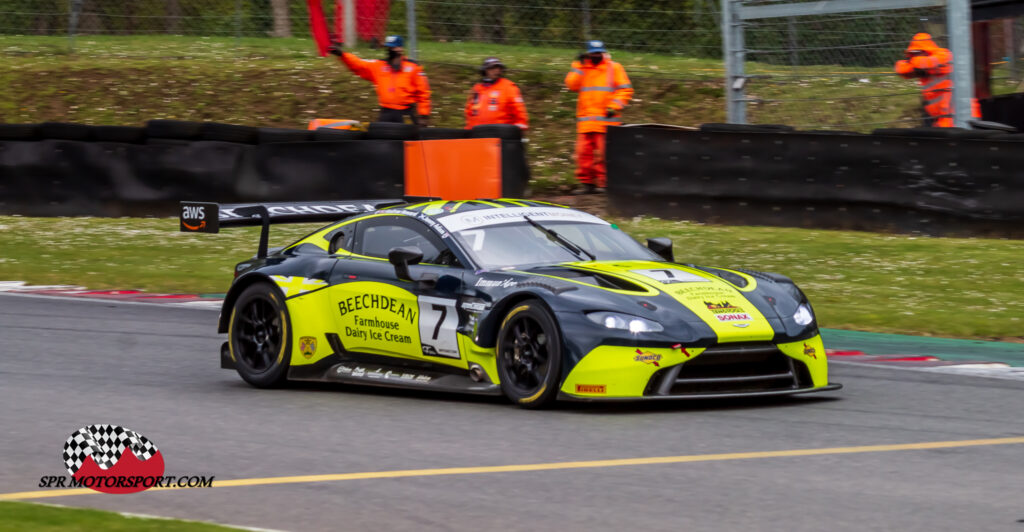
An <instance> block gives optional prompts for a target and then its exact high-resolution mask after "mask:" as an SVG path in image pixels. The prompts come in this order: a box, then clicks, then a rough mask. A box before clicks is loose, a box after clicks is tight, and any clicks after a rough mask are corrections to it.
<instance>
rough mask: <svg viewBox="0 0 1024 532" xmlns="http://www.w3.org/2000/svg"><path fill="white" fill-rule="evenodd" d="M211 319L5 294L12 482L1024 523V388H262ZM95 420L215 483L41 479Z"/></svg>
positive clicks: (345, 503)
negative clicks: (561, 396) (533, 401)
mask: <svg viewBox="0 0 1024 532" xmlns="http://www.w3.org/2000/svg"><path fill="white" fill-rule="evenodd" d="M215 318H216V312H212V311H209V310H200V309H186V308H177V307H170V306H158V305H146V304H126V303H118V302H96V301H87V300H74V299H53V298H39V297H25V296H18V295H0V352H2V356H0V402H2V405H3V407H2V408H0V422H2V426H3V436H2V438H0V457H2V464H3V465H2V468H0V493H5V494H9V493H15V492H18V493H21V492H28V493H22V494H21V495H18V496H17V498H21V499H25V500H39V501H40V502H49V503H57V504H65V505H71V506H89V507H96V508H104V509H111V510H118V511H125V512H137V513H147V514H157V515H165V516H173V517H182V518H191V519H202V520H211V521H217V522H222V523H231V524H237V525H245V526H251V527H263V528H271V529H286V530H328V529H331V530H368V529H376V530H389V531H390V530H467V529H475V530H529V531H534V530H554V529H563V530H632V529H636V530H690V531H692V530H716V531H719V530H814V531H818V530H826V529H828V530H901V531H909V530H922V531H924V530H927V531H936V530H957V531H960V530H965V529H974V530H1012V531H1018V532H1020V531H1024V504H1022V501H1024V499H1022V493H1024V475H1022V474H1021V471H1024V437H1022V436H1024V418H1022V416H1021V407H1022V406H1024V399H1022V398H1024V382H1020V381H1012V380H998V379H988V378H982V377H972V376H960V375H941V374H934V373H926V372H915V371H899V370H894V369H887V368H871V367H861V366H851V365H840V364H835V365H833V367H832V375H833V380H835V381H839V382H842V383H843V384H845V385H846V388H845V389H843V390H842V391H840V392H838V393H832V394H830V395H827V396H826V395H819V396H805V397H799V398H793V399H785V400H773V401H770V402H765V401H763V400H761V401H728V402H721V401H719V402H701V403H685V402H682V403H658V404H629V405H615V406H608V405H579V404H573V405H565V406H562V407H560V408H558V409H555V410H552V411H544V412H530V411H523V410H519V409H517V408H515V407H512V406H510V405H508V404H505V403H504V402H502V401H500V400H495V399H488V398H473V397H470V398H464V397H459V396H448V395H435V394H426V393H410V392H403V391H394V390H383V389H373V388H344V387H318V386H303V387H299V388H292V389H286V390H275V391H265V390H256V389H253V388H250V387H248V386H247V385H245V384H244V383H243V382H242V381H241V380H240V379H239V378H238V377H237V376H236V375H235V374H234V372H231V371H226V370H220V369H218V367H217V352H218V351H217V350H218V347H219V345H220V343H221V342H222V341H223V338H222V337H220V336H218V335H217V334H216V332H215V328H214V320H215ZM96 423H114V424H121V425H125V426H128V427H130V428H132V429H134V430H137V431H139V432H141V433H143V434H145V435H146V436H147V437H149V438H150V439H151V440H153V442H155V443H156V444H157V445H158V446H159V447H160V449H161V451H162V452H163V454H164V456H165V460H166V462H167V474H176V475H188V474H201V475H215V476H216V479H217V481H216V482H215V486H216V485H217V484H218V483H220V484H221V486H220V487H214V488H207V489H192V490H164V491H153V490H150V491H148V492H144V493H139V494H134V495H120V496H114V495H102V494H91V495H68V494H65V493H63V492H56V491H53V490H49V491H47V490H38V488H37V483H38V482H39V478H40V477H41V476H43V475H61V474H64V471H63V462H62V460H61V448H62V446H63V443H64V440H65V439H66V438H67V437H68V435H69V434H70V433H71V432H73V431H75V430H76V429H78V428H80V427H82V426H85V425H89V424H96ZM978 440H981V441H978ZM934 442H948V443H934ZM451 468H464V469H451ZM410 470H415V471H410ZM424 470H425V471H424ZM395 471H397V472H398V473H394V472H395ZM359 473H362V474H359ZM323 475H329V476H323ZM276 477H293V478H285V479H281V478H276ZM296 477H297V478H296ZM236 479H237V481H234V482H232V480H236ZM253 479H268V480H253ZM41 494H46V495H60V496H57V497H48V498H38V497H39V496H40V495H41ZM9 497H10V496H5V495H0V499H2V498H9Z"/></svg>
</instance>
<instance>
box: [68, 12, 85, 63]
mask: <svg viewBox="0 0 1024 532" xmlns="http://www.w3.org/2000/svg"><path fill="white" fill-rule="evenodd" d="M70 4H71V5H70V8H71V12H70V13H69V14H68V50H69V51H70V52H71V53H74V52H75V33H78V16H79V15H80V14H81V12H82V0H71V2H70Z"/></svg>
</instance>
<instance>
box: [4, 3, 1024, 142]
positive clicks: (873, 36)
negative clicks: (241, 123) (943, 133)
mask: <svg viewBox="0 0 1024 532" xmlns="http://www.w3.org/2000/svg"><path fill="white" fill-rule="evenodd" d="M321 4H322V6H323V7H324V11H325V12H326V13H327V15H328V19H329V20H330V22H331V27H330V31H331V32H332V33H333V34H335V37H336V38H338V39H344V40H346V42H352V40H353V38H354V39H355V40H356V41H357V44H359V45H360V46H365V45H367V44H373V43H375V42H379V41H380V40H381V39H382V38H383V37H384V36H385V35H387V34H393V33H398V34H404V35H406V36H407V38H408V39H409V41H410V42H409V45H408V46H407V48H408V49H409V51H410V53H411V55H413V56H414V57H415V56H418V58H419V59H422V60H425V61H427V62H435V63H449V64H462V65H467V66H476V65H477V64H479V61H480V60H481V59H482V58H483V57H485V56H488V55H504V54H509V55H510V56H512V57H513V58H514V59H515V61H516V64H515V65H512V66H513V68H514V69H517V70H534V71H552V72H554V71H557V72H564V71H565V69H566V67H567V62H568V61H569V60H571V59H572V57H573V56H574V55H575V54H576V53H578V52H579V51H581V48H582V43H583V42H584V40H586V39H590V38H597V39H601V40H603V41H604V42H605V43H606V44H607V46H608V47H609V48H610V49H611V50H612V51H613V54H619V55H617V56H616V58H617V59H619V60H620V61H623V62H627V63H628V65H629V67H630V76H631V77H634V78H644V77H663V78H673V79H682V80H686V79H701V80H709V79H713V80H721V79H722V78H723V77H724V78H725V86H726V88H727V90H726V92H727V95H728V97H727V98H726V99H727V100H728V102H729V103H728V107H729V116H730V120H731V121H734V122H747V121H749V122H751V123H786V124H793V125H797V126H799V127H801V128H806V129H854V130H861V131H863V130H870V129H872V128H874V127H885V126H912V125H916V124H917V123H919V120H920V110H919V107H920V106H919V102H920V96H919V92H918V88H917V86H916V84H915V83H914V81H912V80H904V79H902V78H899V77H898V76H896V75H894V74H893V72H892V66H893V63H894V62H895V61H896V60H897V59H900V58H901V57H902V55H903V50H904V49H905V48H906V46H907V43H908V41H909V40H910V37H911V36H912V35H913V34H914V33H916V32H919V31H927V32H930V33H932V34H933V35H934V36H935V38H936V40H937V41H938V42H939V43H940V44H942V45H947V44H949V43H950V39H949V36H950V35H951V33H952V32H951V31H949V30H950V29H956V30H957V31H958V32H960V34H961V35H966V34H967V33H966V31H967V28H968V27H969V22H967V21H969V19H970V17H969V15H967V14H966V13H964V14H963V15H962V16H961V18H959V19H957V18H955V17H954V18H952V19H951V18H950V12H949V11H948V8H947V4H946V2H944V1H943V0H886V1H884V2H883V1H881V0H824V1H822V0H815V1H810V0H614V1H613V0H507V1H502V0H321ZM801 4H814V5H818V6H824V5H836V4H842V5H843V6H846V8H845V9H840V10H838V11H837V12H834V13H828V14H806V12H807V10H806V9H805V10H803V11H800V10H799V9H798V8H799V7H800V5H801ZM954 4H956V5H959V6H961V7H964V8H966V5H967V0H949V5H954ZM786 6H789V7H788V8H787V7H786ZM793 6H796V8H797V10H796V11H792V12H790V14H789V15H786V14H785V13H786V12H785V11H779V10H784V9H794V7H793ZM848 6H863V7H864V8H863V9H859V10H851V9H849V8H848ZM879 6H886V7H887V9H881V8H879ZM893 6H903V8H902V9H892V8H891V7H893ZM869 8H870V9H869ZM744 10H746V11H745V12H746V15H747V16H740V15H741V14H742V13H743V12H744ZM757 10H760V11H759V13H760V15H759V16H750V14H751V12H754V11H757ZM773 10H774V11H773ZM346 13H347V16H346ZM779 13H782V15H780V14H779ZM723 18H724V20H723ZM949 20H957V21H958V22H957V24H956V27H955V28H947V23H948V21H949ZM723 28H725V29H726V30H727V31H725V32H724V34H723ZM346 30H347V31H346ZM1022 30H1024V27H1022V25H1021V21H1020V20H1019V19H1006V20H1001V21H998V22H997V23H993V24H991V25H990V26H989V27H988V30H987V31H986V33H985V35H984V36H983V37H985V38H987V39H988V43H989V46H988V47H985V46H984V44H982V45H981V46H982V48H983V49H984V50H986V53H987V54H988V56H989V57H990V59H991V63H992V64H993V87H992V88H993V92H994V93H997V94H998V93H1004V92H1012V91H1014V90H1016V91H1018V92H1019V91H1020V90H1021V88H1020V87H1018V84H1017V80H1019V78H1020V76H1021V74H1020V73H1021V71H1022V70H1024V67H1022V66H1021V64H1020V62H1019V58H1020V55H1021V34H1022V33H1024V31H1022ZM159 34H163V35H185V36H197V37H198V36H202V37H211V38H216V37H221V38H232V37H233V38H235V39H237V40H239V41H241V40H242V39H243V38H261V39H266V38H272V37H293V38H294V40H293V41H291V42H292V44H290V45H289V46H291V47H292V48H291V49H290V50H292V52H291V53H295V51H298V52H299V53H308V51H310V50H311V46H310V44H309V42H308V38H309V15H308V12H307V8H306V2H305V0H131V1H125V0H0V35H50V36H54V35H56V36H68V37H69V39H68V43H69V44H70V45H72V46H73V45H74V42H75V41H74V38H75V37H76V36H108V35H159ZM346 34H347V35H348V38H347V39H345V36H346ZM723 36H724V39H723ZM977 38H978V36H976V40H977ZM737 39H738V41H737ZM303 40H307V41H305V42H303ZM954 40H955V39H954ZM723 43H724V44H723ZM953 44H956V43H953ZM243 45H244V43H243V44H240V45H239V46H243ZM958 45H960V46H963V45H964V43H963V42H960V43H959V44H958ZM99 46H103V45H102V43H101V44H100V45H99ZM126 46H130V44H129V45H123V46H118V47H114V46H111V47H110V50H111V53H118V54H123V53H125V48H126ZM975 48H976V49H977V48H978V46H977V45H976V46H975ZM93 50H94V51H95V50H96V48H95V47H94V48H93ZM114 50H117V51H116V52H115V51H114ZM100 53H102V51H101V52H100ZM723 53H724V57H725V58H726V61H725V65H724V68H723V65H722V63H721V59H722V57H723ZM182 55H183V56H187V54H182ZM968 55H969V54H968ZM957 58H958V59H963V58H962V57H961V56H957ZM969 70H971V69H970V68H962V69H961V68H958V69H957V73H956V76H961V75H964V74H968V71H969ZM955 81H958V85H957V86H958V87H960V88H961V89H962V88H963V87H965V86H969V82H968V83H964V82H963V79H959V80H955ZM957 90H960V89H957ZM960 96H964V94H960Z"/></svg>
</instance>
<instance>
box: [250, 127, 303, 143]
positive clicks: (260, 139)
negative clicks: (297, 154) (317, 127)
mask: <svg viewBox="0 0 1024 532" xmlns="http://www.w3.org/2000/svg"><path fill="white" fill-rule="evenodd" d="M307 140H313V132H312V131H309V130H308V129H286V128H280V127H261V128H260V129H259V131H258V132H257V133H256V143H257V144H271V143H274V142H305V141H307Z"/></svg>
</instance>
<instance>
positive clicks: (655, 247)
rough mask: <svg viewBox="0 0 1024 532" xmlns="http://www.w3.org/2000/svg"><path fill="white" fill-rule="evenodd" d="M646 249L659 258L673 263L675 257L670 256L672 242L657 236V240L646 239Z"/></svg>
mask: <svg viewBox="0 0 1024 532" xmlns="http://www.w3.org/2000/svg"><path fill="white" fill-rule="evenodd" d="M647 249H649V250H651V251H653V252H655V253H657V254H658V256H659V257H661V258H663V259H665V260H667V261H669V262H675V261H676V259H675V256H674V255H673V254H672V240H671V239H668V238H665V237H663V236H659V237H658V238H648V239H647Z"/></svg>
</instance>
